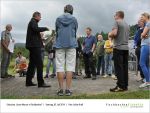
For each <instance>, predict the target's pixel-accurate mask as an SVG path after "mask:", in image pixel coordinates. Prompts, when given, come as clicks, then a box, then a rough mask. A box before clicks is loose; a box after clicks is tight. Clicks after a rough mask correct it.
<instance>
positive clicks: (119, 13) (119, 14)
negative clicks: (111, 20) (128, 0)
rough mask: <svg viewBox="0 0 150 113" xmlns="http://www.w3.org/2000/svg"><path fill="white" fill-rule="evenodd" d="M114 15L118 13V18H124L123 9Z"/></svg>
mask: <svg viewBox="0 0 150 113" xmlns="http://www.w3.org/2000/svg"><path fill="white" fill-rule="evenodd" d="M116 15H118V16H119V17H120V18H124V12H123V11H117V12H116Z"/></svg>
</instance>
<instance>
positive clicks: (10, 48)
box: [8, 40, 15, 53]
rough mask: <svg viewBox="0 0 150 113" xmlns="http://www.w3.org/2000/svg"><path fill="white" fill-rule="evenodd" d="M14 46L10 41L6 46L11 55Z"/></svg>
mask: <svg viewBox="0 0 150 113" xmlns="http://www.w3.org/2000/svg"><path fill="white" fill-rule="evenodd" d="M14 46H15V42H13V41H12V40H10V43H9V45H8V49H9V51H10V52H11V53H13V52H14Z"/></svg>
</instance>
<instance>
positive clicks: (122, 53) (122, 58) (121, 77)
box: [113, 49, 129, 89]
mask: <svg viewBox="0 0 150 113" xmlns="http://www.w3.org/2000/svg"><path fill="white" fill-rule="evenodd" d="M128 55H129V52H128V50H118V49H114V50H113V58H114V67H115V74H116V76H117V86H118V87H120V88H122V89H127V88H128Z"/></svg>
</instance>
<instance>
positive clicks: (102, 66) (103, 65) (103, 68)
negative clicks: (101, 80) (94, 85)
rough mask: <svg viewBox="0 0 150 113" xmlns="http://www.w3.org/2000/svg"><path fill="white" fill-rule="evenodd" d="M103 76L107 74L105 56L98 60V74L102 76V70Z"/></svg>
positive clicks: (99, 57)
mask: <svg viewBox="0 0 150 113" xmlns="http://www.w3.org/2000/svg"><path fill="white" fill-rule="evenodd" d="M101 69H102V71H101V74H102V75H104V73H105V61H104V55H102V56H98V60H97V74H100V70H101Z"/></svg>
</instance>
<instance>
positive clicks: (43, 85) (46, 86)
mask: <svg viewBox="0 0 150 113" xmlns="http://www.w3.org/2000/svg"><path fill="white" fill-rule="evenodd" d="M38 87H39V88H49V87H51V85H47V84H45V83H43V84H42V85H38Z"/></svg>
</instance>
